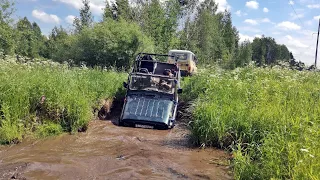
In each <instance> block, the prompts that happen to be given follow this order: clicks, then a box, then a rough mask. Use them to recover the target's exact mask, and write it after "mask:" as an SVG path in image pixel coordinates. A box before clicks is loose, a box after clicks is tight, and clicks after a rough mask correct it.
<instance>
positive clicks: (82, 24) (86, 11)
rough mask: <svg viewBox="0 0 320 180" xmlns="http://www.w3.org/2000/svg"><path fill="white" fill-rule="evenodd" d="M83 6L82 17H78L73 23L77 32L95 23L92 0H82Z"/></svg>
mask: <svg viewBox="0 0 320 180" xmlns="http://www.w3.org/2000/svg"><path fill="white" fill-rule="evenodd" d="M82 4H83V7H82V8H81V9H80V19H79V18H78V17H76V18H75V19H74V22H73V25H74V26H75V28H76V32H77V33H79V32H81V31H82V30H83V29H84V28H88V27H91V26H92V24H93V16H92V14H91V11H90V1H89V0H82Z"/></svg>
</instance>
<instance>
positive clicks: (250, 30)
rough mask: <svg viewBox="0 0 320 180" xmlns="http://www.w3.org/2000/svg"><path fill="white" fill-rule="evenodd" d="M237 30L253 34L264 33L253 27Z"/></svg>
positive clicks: (241, 27)
mask: <svg viewBox="0 0 320 180" xmlns="http://www.w3.org/2000/svg"><path fill="white" fill-rule="evenodd" d="M237 29H239V30H240V31H241V32H253V33H261V32H262V31H261V30H260V29H257V28H253V27H252V26H251V27H249V26H240V27H238V28H237Z"/></svg>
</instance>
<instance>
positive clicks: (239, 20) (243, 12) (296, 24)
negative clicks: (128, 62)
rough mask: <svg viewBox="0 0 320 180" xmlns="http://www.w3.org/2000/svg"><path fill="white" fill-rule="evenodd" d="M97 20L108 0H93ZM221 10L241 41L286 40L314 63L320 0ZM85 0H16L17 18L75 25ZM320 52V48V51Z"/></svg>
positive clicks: (273, 0) (229, 3)
mask: <svg viewBox="0 0 320 180" xmlns="http://www.w3.org/2000/svg"><path fill="white" fill-rule="evenodd" d="M90 2H91V3H90V6H91V11H92V14H93V15H94V18H95V20H96V21H98V20H100V19H101V16H102V12H103V8H104V6H105V0H91V1H90ZM216 2H217V3H219V8H218V11H224V10H225V9H228V10H229V11H230V12H231V13H232V20H233V24H234V26H236V28H237V29H238V30H239V34H240V41H244V40H250V41H252V40H253V39H254V37H261V36H262V35H264V36H270V37H273V38H275V40H276V42H277V43H279V44H285V45H286V46H287V47H288V48H289V50H290V51H292V53H293V55H294V56H295V58H296V59H297V60H300V61H302V62H304V63H306V64H307V65H312V64H314V60H315V49H316V40H317V34H316V33H317V29H318V23H319V18H320V0H216ZM81 6H82V3H81V0H16V9H17V11H16V17H15V19H18V18H22V17H25V16H26V17H28V19H29V20H30V21H32V22H33V21H34V22H36V23H38V24H39V26H40V27H41V29H42V32H43V34H44V35H48V34H49V33H50V32H51V30H52V28H53V27H54V26H60V25H62V26H63V27H66V28H71V27H72V21H73V19H74V17H76V16H78V14H79V11H78V10H79V9H80V8H81ZM319 54H320V52H319ZM319 56H320V55H319Z"/></svg>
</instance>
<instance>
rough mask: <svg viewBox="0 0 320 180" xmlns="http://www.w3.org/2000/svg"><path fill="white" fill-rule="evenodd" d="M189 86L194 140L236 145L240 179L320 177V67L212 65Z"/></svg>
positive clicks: (237, 177) (236, 174) (236, 160)
mask: <svg viewBox="0 0 320 180" xmlns="http://www.w3.org/2000/svg"><path fill="white" fill-rule="evenodd" d="M212 71H213V73H212ZM185 86H186V87H185V90H186V92H185V94H187V95H188V96H189V97H198V98H197V99H196V101H195V104H196V106H195V107H196V108H195V110H194V112H193V122H192V134H193V136H194V139H195V143H197V144H202V143H204V144H206V145H211V146H216V147H221V148H227V149H229V150H232V151H233V154H234V157H235V158H234V170H235V177H236V179H271V178H276V179H317V178H320V165H319V162H320V142H319V140H318V139H319V137H320V133H319V132H320V121H319V119H320V104H319V103H320V89H319V87H320V75H319V74H318V73H315V72H297V71H291V70H284V69H282V70H278V69H270V68H265V69H262V68H250V67H247V68H243V69H236V70H234V71H217V70H216V69H214V70H212V69H211V72H209V70H208V71H207V72H204V73H201V74H200V75H198V76H195V77H192V78H191V79H189V80H188V82H187V84H186V85H185Z"/></svg>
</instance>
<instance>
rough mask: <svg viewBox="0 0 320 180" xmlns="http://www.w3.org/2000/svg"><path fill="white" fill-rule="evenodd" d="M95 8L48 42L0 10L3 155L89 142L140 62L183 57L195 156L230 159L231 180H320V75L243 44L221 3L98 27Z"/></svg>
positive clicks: (168, 9) (159, 5)
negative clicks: (190, 58)
mask: <svg viewBox="0 0 320 180" xmlns="http://www.w3.org/2000/svg"><path fill="white" fill-rule="evenodd" d="M89 4H90V1H89V0H83V6H82V8H81V9H80V10H79V15H78V17H76V18H75V19H74V22H73V27H72V28H71V29H67V28H65V27H62V26H59V27H54V28H53V29H52V31H51V33H50V34H48V35H45V34H43V33H42V31H41V28H40V27H39V25H38V24H37V23H36V22H30V21H29V20H28V18H27V17H24V18H21V19H18V20H14V19H13V15H14V13H15V5H14V3H12V1H11V0H0V82H1V83H0V145H7V144H13V143H19V142H21V141H22V140H23V139H25V138H26V137H36V138H45V137H48V136H55V135H59V134H62V133H63V132H68V133H77V132H84V131H86V130H87V129H88V128H89V122H90V121H93V120H94V119H95V118H96V113H97V112H96V110H97V109H99V108H101V106H102V103H101V102H103V100H106V99H114V98H116V97H117V96H120V97H121V98H123V96H124V93H125V90H124V88H123V87H122V84H121V82H123V81H125V80H126V79H127V77H128V74H127V73H125V71H126V70H128V69H129V68H130V66H131V65H132V62H133V60H134V57H135V56H136V55H137V53H139V52H149V53H164V54H166V53H168V51H169V50H171V49H187V50H191V51H193V52H194V53H195V54H196V55H197V57H198V60H199V74H197V75H195V76H192V77H185V78H183V80H182V83H181V84H182V88H183V94H181V100H182V101H183V102H184V103H185V104H186V105H187V107H185V108H186V109H187V110H186V111H187V112H186V114H184V115H185V116H186V117H187V118H188V119H187V120H186V122H187V123H186V124H187V128H188V131H189V132H190V140H191V141H192V143H190V144H191V145H194V146H195V147H197V148H198V147H216V148H219V149H222V150H224V151H225V152H227V153H228V154H229V155H230V160H229V161H228V162H229V164H228V167H230V169H231V170H232V176H233V177H234V179H244V180H247V179H319V178H320V165H319V162H320V148H319V147H320V141H319V138H320V134H319V132H320V129H319V127H320V123H319V119H320V117H319V115H320V105H319V102H320V90H319V87H320V75H319V73H318V71H302V70H303V69H304V68H303V66H304V65H303V63H301V62H295V58H294V57H293V55H292V52H290V51H289V50H288V48H287V47H286V46H285V45H282V44H277V42H276V40H275V39H274V38H272V37H265V36H263V35H262V36H261V38H258V37H256V38H255V39H254V40H253V41H252V42H250V41H249V40H247V41H244V42H241V41H240V37H239V32H238V30H237V28H236V27H235V26H234V25H233V23H232V15H231V13H230V12H229V11H224V12H218V6H217V4H216V3H215V1H214V0H204V1H203V2H202V3H198V1H197V0H189V1H184V0H180V1H177V0H167V1H160V0H139V1H137V2H136V3H135V4H134V5H132V4H130V3H129V1H128V0H116V1H115V2H114V3H111V4H110V3H106V5H105V9H104V13H103V18H102V19H101V20H100V21H98V22H96V21H94V20H93V19H94V17H93V15H92V13H91V11H90V5H89ZM52 61H53V62H52ZM285 64H287V65H285ZM282 65H283V66H282ZM292 66H294V67H296V68H292ZM288 67H289V68H288ZM297 70H298V71H297ZM309 70H310V69H309ZM179 120H180V119H179ZM182 123H183V122H182ZM170 133H171V132H170ZM130 138H132V137H131V135H130ZM79 139H81V138H79ZM103 139H105V137H103ZM130 141H131V139H130ZM99 142H100V141H99ZM81 143H82V141H81ZM142 143H146V142H145V141H144V142H142ZM32 146H33V145H32ZM0 147H1V146H0ZM179 147H180V146H179ZM104 148H105V147H104ZM104 150H105V149H104ZM179 150H180V149H179ZM0 152H3V151H1V149H0ZM37 152H38V151H37ZM150 152H152V151H150ZM90 153H91V152H90ZM45 154H50V153H45ZM79 154H81V153H79ZM93 154H94V153H93ZM67 155H68V156H69V154H67ZM147 157H149V156H147ZM19 158H20V157H19ZM208 158H210V157H208ZM9 159H10V158H9ZM20 159H24V158H20ZM60 162H61V161H60V159H59V163H60ZM110 162H112V161H110ZM123 162H125V161H123ZM161 162H163V161H162V159H161ZM68 163H69V162H68ZM76 165H77V166H79V164H76ZM148 165H149V164H148ZM212 167H214V166H212ZM63 168H64V166H63ZM0 171H1V169H0ZM171 172H172V171H171ZM0 174H1V173H0ZM176 174H177V173H176ZM199 177H200V176H199ZM203 177H206V176H203ZM0 178H1V177H0ZM209 179H210V178H209Z"/></svg>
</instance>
